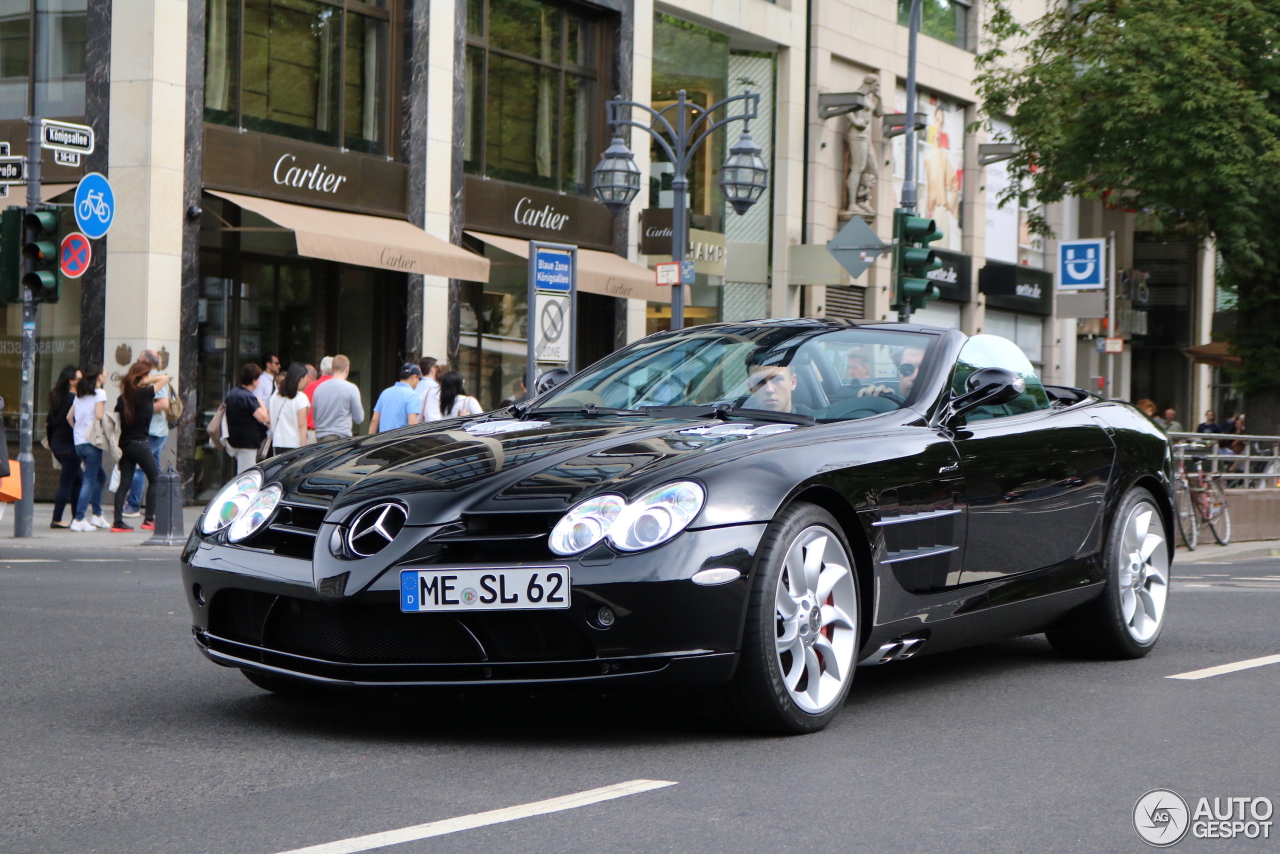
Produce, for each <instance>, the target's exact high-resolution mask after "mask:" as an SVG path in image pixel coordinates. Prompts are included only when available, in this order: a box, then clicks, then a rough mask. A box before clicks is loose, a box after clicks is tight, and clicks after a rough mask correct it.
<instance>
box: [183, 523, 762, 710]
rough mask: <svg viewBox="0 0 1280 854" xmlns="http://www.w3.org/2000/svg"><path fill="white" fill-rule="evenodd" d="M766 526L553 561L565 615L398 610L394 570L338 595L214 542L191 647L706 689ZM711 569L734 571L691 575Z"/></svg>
mask: <svg viewBox="0 0 1280 854" xmlns="http://www.w3.org/2000/svg"><path fill="white" fill-rule="evenodd" d="M764 527H765V526H764V525H740V526H732V527H726V528H714V529H706V530H702V531H686V532H685V533H683V534H681V535H680V536H678V537H676V538H675V539H674V540H672V541H671V542H670V543H667V544H664V545H663V546H660V547H659V548H656V549H653V550H651V551H649V552H641V553H639V554H619V555H616V556H614V557H612V559H610V560H607V561H601V560H600V559H599V555H598V554H597V555H596V556H595V559H594V560H589V559H585V558H579V559H566V560H560V561H556V563H558V564H560V565H565V564H567V565H568V566H569V567H570V577H571V582H572V584H571V591H572V593H571V604H570V607H569V608H568V609H565V610H562V611H519V612H470V611H469V612H463V613H458V614H454V613H449V614H439V613H433V614H403V613H401V612H400V610H399V572H398V570H399V569H400V568H401V566H391V567H388V568H387V569H386V570H385V571H384V572H383V573H381V574H380V575H379V576H378V577H377V578H376V579H374V581H373V582H372V583H371V584H369V585H368V586H367V587H366V588H365V589H363V590H361V591H359V592H356V593H354V594H353V595H351V596H348V597H346V598H344V599H343V600H342V601H339V602H335V601H334V600H333V598H332V596H327V597H325V596H321V594H320V592H318V591H317V589H316V584H315V582H314V581H313V579H312V575H313V573H312V567H311V562H310V561H307V560H301V559H295V558H287V557H282V556H280V555H273V554H263V553H259V552H255V551H253V550H249V549H241V548H235V547H231V546H226V545H221V544H217V543H213V542H201V543H199V544H198V545H196V547H194V548H190V549H188V551H187V557H188V560H187V562H186V563H185V564H184V566H183V582H184V587H185V589H186V593H187V599H188V604H189V606H190V608H191V613H192V617H193V626H192V632H193V635H194V637H195V640H196V643H197V645H198V647H199V648H200V650H201V652H202V653H203V654H204V655H205V656H206V657H207V658H209V659H210V660H211V661H214V662H216V663H218V664H221V665H224V666H227V667H237V668H241V669H246V670H258V671H262V672H267V673H277V674H283V675H289V676H293V677H299V678H303V679H307V680H310V681H314V682H319V683H329V684H339V685H353V686H374V685H381V686H469V685H497V684H521V685H523V684H559V683H563V684H573V683H609V684H613V685H619V686H621V685H632V684H635V685H641V684H642V685H670V686H673V687H681V688H711V687H715V686H716V685H719V684H723V683H724V682H726V681H727V680H728V679H729V678H730V677H731V676H732V675H733V670H734V667H735V666H736V661H737V655H736V653H737V650H738V649H739V647H740V645H741V633H742V625H743V617H744V614H745V609H746V603H747V592H748V590H749V585H750V573H751V568H752V564H753V562H754V556H755V551H756V547H757V545H758V543H759V541H760V538H761V536H762V535H763V532H764ZM410 563H411V564H412V565H413V566H421V565H423V564H421V563H419V562H406V563H405V564H403V566H406V567H407V566H408V565H410ZM510 565H523V566H536V565H538V564H537V563H526V564H515V563H513V564H510ZM441 566H444V564H441ZM449 566H450V567H456V568H460V569H468V568H478V566H469V565H458V564H449ZM713 567H732V568H735V569H739V570H740V571H741V572H742V577H741V578H739V579H738V580H736V581H732V582H729V583H727V584H722V585H716V586H711V587H704V586H700V585H697V584H694V583H693V582H692V581H691V580H689V579H690V577H691V576H692V575H693V574H694V573H696V572H698V571H700V570H702V569H708V568H713ZM602 605H607V606H608V607H609V608H610V609H611V610H612V611H613V612H614V614H615V615H616V621H615V622H614V624H613V625H612V626H610V627H609V628H607V629H605V628H601V627H600V626H599V625H598V623H597V622H596V620H595V616H596V614H597V612H598V610H599V608H600V607H601V606H602Z"/></svg>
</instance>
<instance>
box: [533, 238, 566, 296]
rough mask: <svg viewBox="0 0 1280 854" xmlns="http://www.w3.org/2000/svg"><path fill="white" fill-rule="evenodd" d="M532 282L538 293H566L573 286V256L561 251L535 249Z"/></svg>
mask: <svg viewBox="0 0 1280 854" xmlns="http://www.w3.org/2000/svg"><path fill="white" fill-rule="evenodd" d="M533 282H534V285H535V287H537V289H538V290H540V291H563V292H565V293H568V292H569V288H570V286H571V285H572V284H573V255H572V254H571V253H569V252H566V251H565V250H563V249H543V248H541V247H539V248H538V249H535V250H534V252H533Z"/></svg>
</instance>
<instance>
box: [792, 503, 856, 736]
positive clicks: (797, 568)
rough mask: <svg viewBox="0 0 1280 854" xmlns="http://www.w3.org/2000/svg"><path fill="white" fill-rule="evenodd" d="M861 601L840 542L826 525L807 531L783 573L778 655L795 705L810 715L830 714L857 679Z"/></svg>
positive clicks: (793, 544) (799, 540) (798, 541)
mask: <svg viewBox="0 0 1280 854" xmlns="http://www.w3.org/2000/svg"><path fill="white" fill-rule="evenodd" d="M857 603H858V597H857V591H856V590H855V588H854V580H853V573H852V571H851V561H850V560H849V556H848V555H847V554H846V553H845V550H844V547H843V546H842V545H841V544H840V540H839V538H837V537H836V535H835V534H834V533H832V532H831V531H830V530H829V529H827V528H825V527H823V526H821V525H812V526H810V527H808V528H805V529H804V530H803V531H801V532H800V535H799V536H797V537H796V538H795V540H793V541H792V543H791V548H790V549H788V550H787V556H786V559H785V560H784V561H783V564H782V572H781V573H779V575H778V589H777V592H776V595H775V608H776V615H775V623H776V632H775V635H774V655H776V656H777V659H778V668H779V672H780V673H781V674H782V679H783V682H784V683H785V685H786V688H787V693H788V694H789V695H790V696H791V700H792V702H794V703H795V704H796V705H797V706H798V707H799V708H801V709H803V710H804V711H805V712H808V713H809V714H822V713H823V712H825V711H827V710H828V709H829V708H830V707H831V705H832V704H833V703H835V702H836V701H837V700H839V699H840V697H841V696H843V692H844V686H845V683H846V682H847V681H848V680H849V678H850V677H851V676H852V675H853V653H854V648H855V646H856V644H857V637H858V623H857V620H858V614H857V607H858V606H857Z"/></svg>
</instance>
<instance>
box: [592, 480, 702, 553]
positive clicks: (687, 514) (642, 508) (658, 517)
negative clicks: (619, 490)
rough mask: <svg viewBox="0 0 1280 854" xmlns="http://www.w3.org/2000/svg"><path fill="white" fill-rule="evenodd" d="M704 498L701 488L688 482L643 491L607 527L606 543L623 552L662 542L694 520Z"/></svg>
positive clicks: (636, 550) (645, 547)
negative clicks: (607, 537) (642, 493)
mask: <svg viewBox="0 0 1280 854" xmlns="http://www.w3.org/2000/svg"><path fill="white" fill-rule="evenodd" d="M706 497H707V493H706V492H705V491H704V490H703V488H702V487H701V486H699V485H698V484H696V483H692V482H690V481H684V482H682V483H670V484H667V485H666V486H662V487H659V488H657V489H654V490H651V491H649V492H646V493H645V494H644V495H641V496H640V497H639V498H637V499H636V500H635V501H633V502H631V503H630V504H629V505H627V508H626V510H624V511H623V512H622V513H621V514H620V515H619V516H618V519H617V521H615V522H614V523H613V525H612V526H611V527H610V528H609V542H610V543H613V545H614V547H616V548H619V549H622V550H623V551H624V552H638V551H640V550H641V549H647V548H651V547H652V546H656V545H658V544H659V543H665V542H666V541H667V540H669V539H671V538H672V537H674V536H675V535H676V534H678V533H680V532H681V531H683V530H684V529H685V528H686V527H687V526H688V524H689V523H690V522H692V521H693V517H694V516H697V515H698V511H699V510H701V509H702V502H703V501H705V500H706Z"/></svg>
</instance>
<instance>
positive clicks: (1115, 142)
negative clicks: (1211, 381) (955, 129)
mask: <svg viewBox="0 0 1280 854" xmlns="http://www.w3.org/2000/svg"><path fill="white" fill-rule="evenodd" d="M987 8H988V10H989V17H988V20H987V22H986V25H985V28H984V29H985V35H986V39H985V42H984V45H983V50H982V52H981V53H980V54H979V57H978V61H979V69H980V74H979V77H978V80H977V85H978V91H979V94H980V95H981V96H982V98H983V101H984V109H985V112H986V115H987V116H988V117H990V118H1000V119H1006V120H1008V121H1009V123H1010V125H1011V126H1012V129H1013V140H1012V141H1015V142H1018V143H1020V144H1021V146H1022V150H1023V151H1025V152H1028V154H1029V157H1028V158H1027V159H1026V160H1025V161H1022V162H1015V163H1012V164H1011V167H1010V168H1011V172H1012V173H1013V174H1012V177H1013V179H1014V180H1013V181H1012V183H1011V190H1010V191H1009V194H1010V196H1011V197H1012V196H1018V195H1020V196H1021V197H1022V198H1021V201H1022V202H1024V203H1026V202H1028V201H1031V200H1037V201H1041V202H1052V201H1057V200H1060V199H1062V198H1063V197H1064V196H1068V195H1075V196H1080V197H1082V198H1091V199H1102V200H1104V201H1107V202H1108V203H1111V204H1115V205H1117V206H1119V207H1123V208H1126V209H1136V210H1139V211H1141V212H1142V213H1143V214H1144V215H1146V216H1147V217H1148V218H1149V220H1150V221H1151V222H1152V223H1153V225H1154V227H1155V228H1156V229H1157V230H1160V229H1167V230H1176V231H1177V232H1178V233H1181V234H1187V235H1190V236H1194V237H1212V238H1213V239H1214V240H1215V241H1216V245H1217V248H1218V250H1219V251H1220V252H1221V253H1222V257H1223V260H1224V261H1225V263H1226V267H1227V270H1228V274H1229V276H1230V278H1231V281H1232V282H1233V284H1234V285H1235V286H1236V287H1237V289H1238V295H1239V303H1238V307H1239V328H1238V331H1237V333H1236V334H1235V337H1234V339H1233V340H1232V342H1231V346H1232V348H1233V350H1234V351H1235V352H1236V353H1237V354H1238V355H1240V356H1241V357H1242V358H1243V360H1244V366H1243V370H1242V371H1241V383H1242V387H1243V390H1244V391H1245V392H1246V394H1248V396H1249V397H1248V399H1249V406H1250V413H1249V414H1250V426H1251V427H1252V428H1253V429H1254V430H1255V431H1256V430H1257V429H1258V428H1259V427H1265V428H1266V429H1267V430H1268V432H1272V433H1274V432H1277V430H1280V234H1277V229H1278V228H1280V0H1078V1H1077V2H1069V3H1062V4H1060V5H1057V6H1055V8H1053V9H1051V10H1050V11H1049V12H1048V13H1047V14H1046V15H1044V16H1043V17H1041V18H1039V19H1037V20H1035V21H1033V22H1031V23H1029V24H1025V25H1024V24H1022V23H1020V22H1018V21H1017V20H1016V19H1015V18H1014V17H1013V15H1012V14H1011V13H1010V11H1009V9H1008V7H1007V6H1006V5H1005V0H994V2H993V3H992V4H990V5H989V6H988V7H987ZM1035 225H1036V227H1037V228H1038V230H1040V231H1042V232H1046V233H1047V228H1045V225H1044V223H1043V222H1039V223H1036V224H1035Z"/></svg>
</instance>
